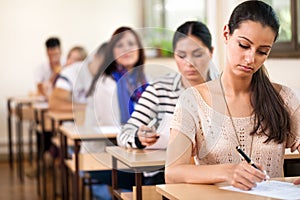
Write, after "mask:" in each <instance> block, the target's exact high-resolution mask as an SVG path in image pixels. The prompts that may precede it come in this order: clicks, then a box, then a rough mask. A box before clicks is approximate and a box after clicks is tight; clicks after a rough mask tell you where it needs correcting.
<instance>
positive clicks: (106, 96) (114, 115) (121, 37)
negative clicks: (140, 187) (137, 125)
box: [81, 27, 147, 199]
mask: <svg viewBox="0 0 300 200" xmlns="http://www.w3.org/2000/svg"><path fill="white" fill-rule="evenodd" d="M144 63H145V53H144V48H143V46H142V42H141V40H140V38H139V36H138V34H137V33H136V31H135V30H133V29H132V28H130V27H120V28H118V29H117V30H116V31H115V32H114V33H113V35H112V37H111V39H110V41H109V43H108V45H107V47H106V52H105V58H104V61H103V64H102V65H101V66H100V68H99V70H98V72H97V73H96V75H95V76H94V79H93V81H92V84H91V87H90V89H89V92H88V94H87V96H88V103H87V107H86V112H85V122H84V124H85V125H87V126H120V125H121V124H124V123H125V122H126V121H127V120H128V119H129V117H130V114H131V112H132V111H133V109H134V107H135V105H136V103H137V101H138V99H139V98H140V96H141V94H142V92H143V91H144V89H145V88H146V87H147V80H146V76H145V74H144ZM105 146H106V143H105V142H101V141H97V142H96V141H88V142H82V143H81V152H82V153H97V152H103V151H104V150H105ZM90 175H91V177H92V178H93V179H97V180H100V181H102V183H103V184H102V185H98V186H94V187H96V188H94V189H93V191H94V192H93V193H94V194H95V197H96V199H97V198H99V199H110V198H111V195H110V194H109V191H108V189H107V185H111V171H102V172H90ZM118 179H119V181H118V182H119V183H120V184H119V186H120V188H123V189H129V190H132V186H133V185H134V175H133V174H132V173H126V172H119V173H118ZM97 187H98V188H97Z"/></svg>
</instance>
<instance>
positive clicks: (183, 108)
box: [171, 88, 198, 146]
mask: <svg viewBox="0 0 300 200" xmlns="http://www.w3.org/2000/svg"><path fill="white" fill-rule="evenodd" d="M196 104H197V101H196V99H195V96H194V94H193V90H192V89H191V88H189V89H187V90H185V91H184V92H183V94H182V95H181V96H180V97H179V100H178V102H177V104H176V107H175V111H174V115H173V120H172V121H171V129H176V130H178V131H179V132H181V133H182V134H184V135H186V136H187V137H188V138H189V139H190V140H191V141H192V143H193V146H195V137H196V130H197V126H198V125H197V124H198V123H197V121H198V120H197V119H196V113H197V109H196V108H197V105H196Z"/></svg>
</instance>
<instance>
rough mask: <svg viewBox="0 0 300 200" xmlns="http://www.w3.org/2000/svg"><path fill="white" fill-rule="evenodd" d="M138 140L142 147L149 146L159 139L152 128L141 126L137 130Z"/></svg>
mask: <svg viewBox="0 0 300 200" xmlns="http://www.w3.org/2000/svg"><path fill="white" fill-rule="evenodd" d="M137 135H138V138H139V140H140V142H141V144H142V145H144V146H151V145H153V144H154V143H156V141H157V140H158V138H159V134H158V133H156V130H155V129H154V128H149V127H148V126H145V125H142V126H141V127H140V128H139V130H138V133H137Z"/></svg>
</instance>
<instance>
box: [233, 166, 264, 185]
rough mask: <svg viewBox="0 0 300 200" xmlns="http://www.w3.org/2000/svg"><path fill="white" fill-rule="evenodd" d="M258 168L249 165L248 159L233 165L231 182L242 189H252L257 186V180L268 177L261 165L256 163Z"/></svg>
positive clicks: (260, 180)
mask: <svg viewBox="0 0 300 200" xmlns="http://www.w3.org/2000/svg"><path fill="white" fill-rule="evenodd" d="M256 166H257V168H258V169H256V168H254V167H253V166H251V165H249V164H248V163H247V162H246V161H243V162H241V163H239V164H236V165H233V168H232V171H231V172H229V182H230V183H231V185H232V186H234V187H236V188H240V189H242V190H250V189H252V188H253V187H255V186H256V183H257V182H262V181H264V180H266V179H268V177H267V175H266V173H264V170H263V168H262V166H261V165H258V164H256Z"/></svg>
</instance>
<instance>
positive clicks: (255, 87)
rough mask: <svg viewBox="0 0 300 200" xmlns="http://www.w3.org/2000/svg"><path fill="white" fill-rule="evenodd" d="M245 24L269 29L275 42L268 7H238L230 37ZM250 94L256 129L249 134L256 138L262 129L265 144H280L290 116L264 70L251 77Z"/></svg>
mask: <svg viewBox="0 0 300 200" xmlns="http://www.w3.org/2000/svg"><path fill="white" fill-rule="evenodd" d="M246 20H250V21H254V22H259V23H261V24H262V25H263V26H268V27H270V28H271V29H272V30H273V32H274V33H275V38H274V42H275V41H276V39H277V36H278V31H279V20H278V17H277V15H276V14H275V11H274V10H273V8H272V7H271V6H269V5H268V4H266V3H264V2H262V1H245V2H243V3H241V4H239V5H238V6H237V7H236V8H235V9H234V10H233V12H232V14H231V16H230V19H229V23H228V26H229V33H230V34H232V33H233V32H234V30H235V29H237V28H239V26H240V24H241V23H242V22H244V21H246ZM251 91H252V96H251V104H252V106H253V112H254V116H255V125H254V130H253V131H252V132H251V133H250V134H251V135H253V134H255V133H256V132H257V131H258V130H259V128H261V131H262V133H264V134H265V135H267V136H268V138H267V140H266V141H265V142H266V143H267V142H270V141H272V140H273V141H274V142H277V143H283V142H284V141H286V139H287V136H288V134H290V130H291V124H290V116H289V112H288V110H287V108H286V107H285V104H284V101H283V99H282V97H281V96H280V95H279V92H278V91H277V90H276V89H275V88H274V86H273V85H272V83H271V81H270V79H269V77H268V73H267V70H266V68H265V67H264V66H262V67H261V68H260V69H259V70H258V71H257V72H256V73H255V74H253V77H252V81H251ZM266 97H267V98H266Z"/></svg>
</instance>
